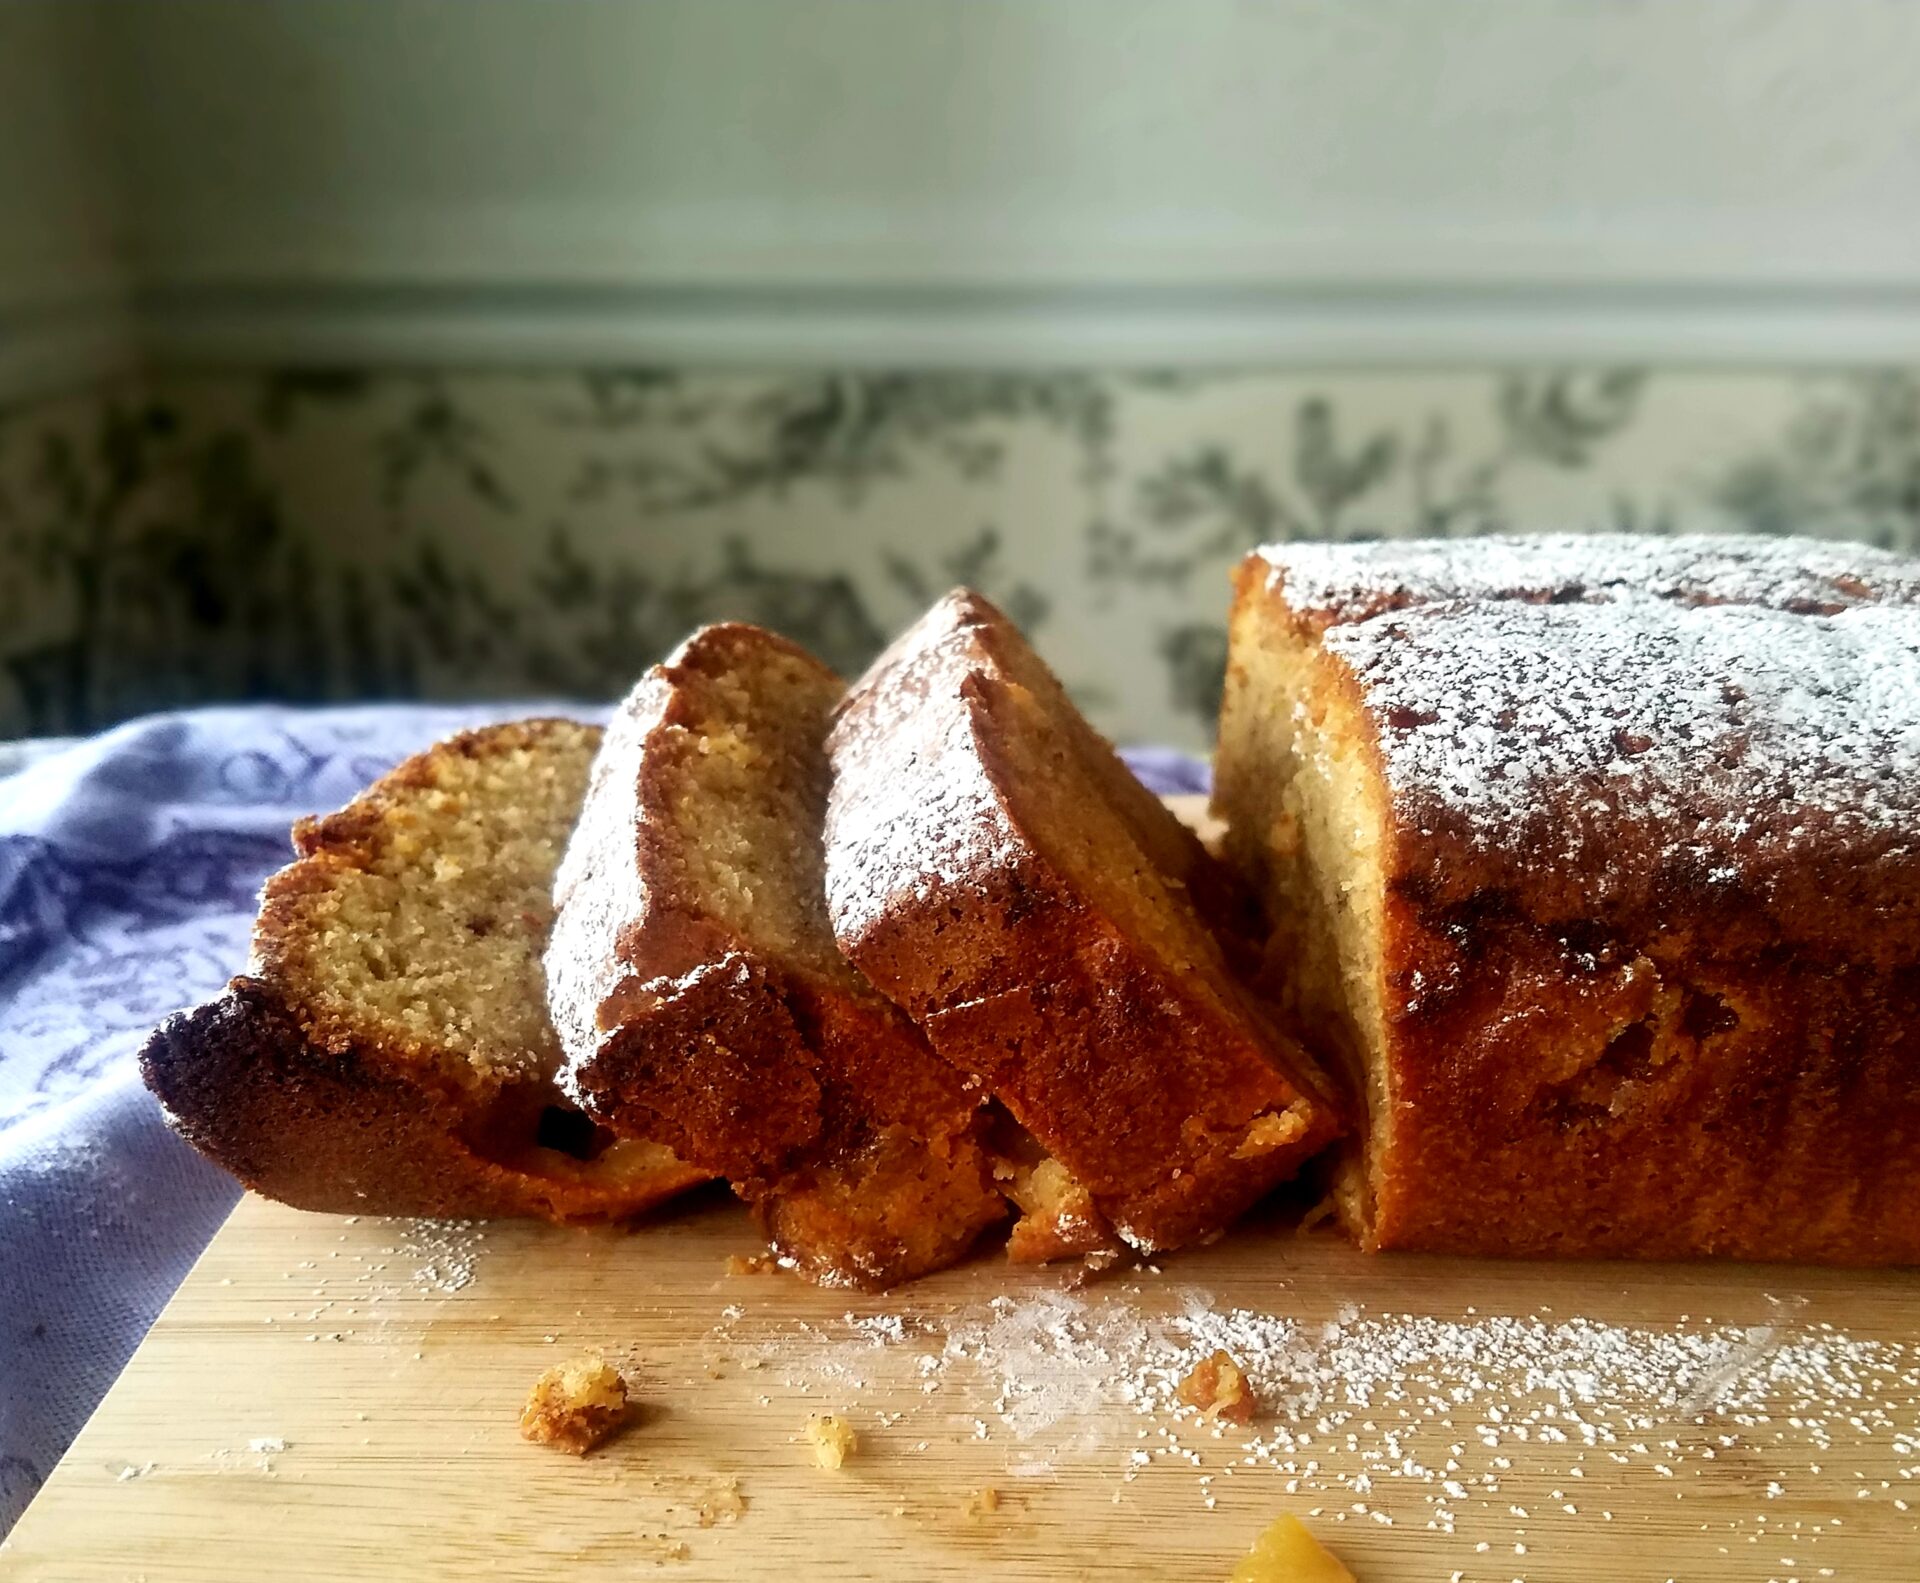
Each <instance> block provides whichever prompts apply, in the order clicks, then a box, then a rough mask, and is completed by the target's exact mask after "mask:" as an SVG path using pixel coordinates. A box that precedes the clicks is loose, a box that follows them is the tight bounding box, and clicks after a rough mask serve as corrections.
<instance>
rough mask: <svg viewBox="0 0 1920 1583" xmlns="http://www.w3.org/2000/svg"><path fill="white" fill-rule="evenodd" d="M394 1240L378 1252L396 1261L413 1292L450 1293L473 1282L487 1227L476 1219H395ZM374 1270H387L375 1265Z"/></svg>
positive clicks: (384, 1267)
mask: <svg viewBox="0 0 1920 1583" xmlns="http://www.w3.org/2000/svg"><path fill="white" fill-rule="evenodd" d="M395 1227H396V1230H397V1232H398V1237H397V1240H396V1241H394V1242H393V1243H392V1244H390V1245H389V1246H387V1247H383V1248H382V1249H381V1250H380V1252H381V1254H382V1255H383V1256H384V1257H387V1258H390V1259H394V1260H396V1261H398V1262H399V1263H400V1264H401V1265H402V1266H403V1269H402V1271H401V1272H400V1273H403V1274H404V1275H405V1276H406V1278H407V1280H408V1283H409V1285H410V1286H411V1287H412V1288H413V1290H414V1291H416V1292H440V1293H445V1294H450V1293H453V1292H457V1291H460V1290H461V1289H462V1288H463V1287H466V1286H470V1285H471V1284H472V1283H473V1277H474V1271H475V1269H476V1268H477V1267H478V1265H479V1262H480V1254H481V1249H482V1246H483V1244H484V1243H485V1241H486V1235H487V1228H486V1224H485V1222H484V1221H478V1220H403V1221H396V1222H395ZM372 1268H373V1269H374V1270H375V1271H380V1270H385V1269H389V1268H390V1266H387V1265H375V1266H373V1267H372Z"/></svg>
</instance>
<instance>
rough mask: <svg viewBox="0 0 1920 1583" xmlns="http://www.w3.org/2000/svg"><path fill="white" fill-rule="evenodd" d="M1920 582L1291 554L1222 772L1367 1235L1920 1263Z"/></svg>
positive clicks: (1252, 658)
mask: <svg viewBox="0 0 1920 1583" xmlns="http://www.w3.org/2000/svg"><path fill="white" fill-rule="evenodd" d="M1917 598H1920V562H1915V561H1914V560H1911V559H1906V558H1902V557H1897V556H1891V555H1888V554H1885V553H1883V552H1878V551H1873V550H1870V549H1867V548H1865V547H1863V546H1851V545H1850V546H1835V545H1831V544H1823V543H1818V542H1813V541H1806V540H1791V539H1788V540H1758V539H1715V538H1697V539H1675V540H1665V541H1642V540H1630V539H1622V538H1617V537H1598V538H1589V539H1577V538H1566V537H1559V538H1551V539H1544V540H1539V541H1530V540H1524V539H1513V540H1500V541H1494V542H1492V543H1488V544H1481V543H1478V542H1471V541H1468V542H1459V543H1448V544H1439V543H1413V544H1401V545H1366V546H1334V545H1298V546H1294V545H1281V546H1275V547H1273V548H1271V549H1269V550H1265V551H1261V552H1259V553H1257V554H1255V555H1254V556H1251V557H1249V559H1248V560H1247V562H1246V563H1245V565H1244V566H1243V567H1242V569H1241V572H1240V576H1239V587H1238V593H1237V597H1236V599H1235V603H1234V609H1233V615H1232V621H1231V627H1230V638H1229V664H1228V677H1227V689H1226V697H1225V702H1224V707H1223V711H1222V715H1221V723H1220V742H1219V751H1218V755H1217V757H1216V761H1215V807H1216V811H1217V812H1218V813H1220V814H1221V816H1222V817H1223V818H1224V819H1225V820H1226V821H1227V825H1228V836H1227V851H1228V854H1229V856H1230V858H1231V859H1232V860H1233V861H1234V862H1235V863H1236V864H1237V866H1238V867H1239V868H1240V869H1241V870H1242V871H1243V872H1244V874H1245V875H1246V876H1247V877H1248V878H1249V879H1250V880H1251V881H1252V882H1253V883H1254V884H1255V885H1257V887H1258V888H1259V889H1260V891H1261V892H1262V895H1263V897H1264V901H1265V906H1266V909H1267V912H1268V914H1269V915H1270V917H1271V919H1272V922H1273V926H1274V927H1273V934H1272V938H1271V941H1270V943H1269V948H1268V956H1269V964H1270V982H1271V983H1272V984H1274V985H1276V986H1279V987H1281V988H1282V989H1283V990H1284V992H1285V993H1286V995H1287V996H1288V997H1289V998H1290V999H1291V1000H1292V1002H1293V1004H1294V1006H1295V1008H1296V1011H1297V1013H1298V1015H1299V1017H1300V1019H1301V1024H1302V1026H1303V1027H1304V1028H1306V1029H1307V1030H1308V1031H1309V1033H1310V1034H1311V1035H1313V1036H1315V1037H1316V1038H1318V1039H1319V1040H1320V1041H1321V1042H1322V1043H1323V1044H1324V1045H1325V1046H1326V1047H1327V1048H1328V1049H1330V1050H1331V1051H1333V1052H1335V1055H1336V1057H1337V1059H1338V1062H1339V1064H1340V1065H1341V1066H1342V1067H1343V1068H1344V1070H1345V1071H1346V1073H1347V1074H1348V1076H1349V1078H1350V1079H1351V1081H1352V1082H1353V1084H1354V1085H1355V1087H1356V1089H1357V1091H1359V1092H1361V1093H1363V1094H1364V1095H1365V1096H1366V1098H1367V1115H1368V1121H1367V1126H1366V1128H1365V1130H1364V1131H1363V1132H1362V1133H1361V1134H1360V1135H1359V1137H1358V1138H1356V1139H1355V1140H1354V1147H1352V1148H1351V1149H1350V1150H1349V1151H1348V1157H1347V1160H1346V1163H1345V1168H1344V1170H1343V1172H1342V1185H1341V1191H1340V1194H1339V1197H1340V1202H1341V1207H1342V1213H1343V1216H1344V1218H1345V1220H1346V1222H1347V1223H1348V1225H1349V1226H1350V1227H1351V1228H1352V1229H1353V1231H1354V1232H1355V1234H1356V1235H1357V1236H1358V1237H1359V1238H1360V1240H1361V1241H1362V1243H1363V1244H1364V1245H1366V1246H1368V1247H1374V1248H1418V1249H1428V1250H1436V1251H1449V1252H1462V1253H1488V1254H1556V1255H1570V1256H1591V1255H1608V1256H1635V1257H1666V1256H1682V1255H1695V1254H1725V1255H1732V1256H1737V1257H1742V1258H1751V1259H1805V1260H1822V1261H1837V1262H1860V1263H1884V1262H1912V1261H1914V1260H1916V1259H1920V1216H1916V1215H1915V1213H1914V1206H1915V1204H1916V1203H1920V1033H1917V1032H1916V1029H1920V840H1917V839H1916V838H1917V837H1920V608H1916V606H1915V601H1916V599H1917Z"/></svg>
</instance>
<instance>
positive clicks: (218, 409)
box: [0, 369, 1920, 746]
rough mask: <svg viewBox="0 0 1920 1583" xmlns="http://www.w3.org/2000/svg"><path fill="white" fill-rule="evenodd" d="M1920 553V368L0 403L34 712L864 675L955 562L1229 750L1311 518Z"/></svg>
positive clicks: (118, 391)
mask: <svg viewBox="0 0 1920 1583" xmlns="http://www.w3.org/2000/svg"><path fill="white" fill-rule="evenodd" d="M1549 528H1552V529H1563V528H1571V529H1601V528H1623V529H1628V530H1633V531H1641V532H1653V533H1662V532H1674V531H1679V530H1682V529H1692V528H1700V529H1709V530H1713V529H1744V530H1747V531H1759V532H1766V533H1786V532H1809V533H1818V534H1823V535H1827V536H1832V537H1852V538H1859V539H1863V540H1868V541H1871V542H1874V543H1878V544H1883V545H1891V546H1897V547H1907V548H1916V547H1920V375H1914V374H1909V373H1905V372H1881V371H1875V372H1859V373H1852V374H1830V375H1820V376H1813V375H1793V374H1697V373H1685V372H1678V371H1673V372H1666V371H1651V372H1650V371H1647V370H1641V369H1568V370H1536V371H1527V372H1520V371H1508V372H1495V371H1461V372H1454V373H1429V372H1413V371H1409V372H1406V373H1391V372H1366V373H1360V372H1346V373H1343V372H1329V373H1323V374H1310V373H1298V372H1277V371H1274V372H1257V371H1253V372H1242V373H1222V374H1207V375H1200V374H1171V373H1161V374H1154V373H1123V374H1093V373H1084V372H1060V373H1014V372H1006V373H974V372H955V373H925V372H922V373H913V372H902V373H851V372H843V373H795V374H785V375H747V374H735V373H718V372H692V371H684V370H672V369H635V370H623V371H604V370H596V371H586V372H571V373H568V372H555V373H518V374H484V373H471V374H445V373H437V374H436V373H417V372H409V371H404V370H382V369H367V370H349V371H339V370H305V369H289V370H278V371H271V372H266V373H251V372H230V373H206V374H195V375H162V376H159V377H156V378H152V379H149V380H147V381H144V382H142V383H140V384H137V385H136V384H125V385H119V386H115V387H111V388H107V389H103V390H99V391H95V392H92V393H90V394H87V395H83V396H75V397H70V398H66V399H63V400H59V401H52V402H40V403H35V404H30V405H21V406H15V407H13V408H10V409H0V735H7V736H13V735H23V734H42V733H60V732H71V731H80V730H87V729H92V728H94V727H97V726H100V725H103V724H106V723H109V722H111V721H113V720H116V719H120V718H124V717H126V716H128V715H131V714H135V713H138V712H141V711H145V710H150V709H156V708H164V707H173V706H179V705H185V704H191V703H198V702H209V701H216V700H223V699H236V698H285V699H296V700H310V699H329V698H383V697H394V698H397V697H474V696H520V695H524V696H545V697H552V696H554V695H568V696H577V697H581V698H590V699H607V698H611V697H613V696H616V695H617V694H619V693H620V692H622V691H623V690H624V689H625V688H626V687H627V686H629V685H630V684H631V682H632V681H633V679H634V678H635V676H637V674H638V673H639V672H640V671H641V670H642V669H643V668H644V667H645V666H646V665H647V664H649V663H651V662H652V661H653V660H655V659H657V658H659V657H660V656H661V655H662V654H663V653H665V652H666V651H667V650H668V649H669V648H671V647H672V646H673V644H674V643H676V642H677V641H678V640H679V639H680V637H682V636H683V635H684V634H685V633H686V632H687V631H688V630H689V629H690V628H691V627H693V626H695V625H697V624H699V623H700V622H703V621H710V620H716V619H722V618H740V619H746V620H754V621H760V622H764V623H766V624H767V625H770V626H773V627H776V628H778V629H780V630H782V631H784V632H787V633H789V634H790V635H792V636H793V637H795V638H797V639H799V640H800V641H801V642H803V643H806V644H808V645H810V646H811V647H813V648H814V649H815V650H817V651H818V652H819V653H820V654H821V655H822V656H823V657H824V658H825V659H827V660H828V661H829V662H831V663H832V664H834V665H836V666H838V667H840V668H841V669H842V670H844V671H853V670H856V669H858V668H859V667H860V666H861V665H863V664H864V663H865V662H866V661H867V660H868V659H869V658H870V657H871V656H872V655H873V654H874V653H875V652H876V651H877V649H878V648H879V646H880V645H881V644H882V643H883V642H884V641H885V640H886V638H887V636H888V635H889V634H890V633H892V632H893V631H894V630H896V629H897V628H898V627H899V626H901V625H902V624H904V623H905V622H906V621H908V620H910V619H911V618H912V617H913V616H914V614H916V613H917V611H918V610H919V609H920V608H921V607H922V606H924V605H925V604H926V603H927V602H928V601H930V600H931V599H933V598H934V597H936V596H937V595H938V594H939V593H940V592H941V591H942V590H943V589H945V588H947V587H950V586H952V585H953V584H954V583H957V582H966V583H971V584H973V585H974V586H976V587H979V588H981V589H982V590H983V591H985V592H986V593H988V594H989V595H990V596H991V597H993V598H995V599H997V600H999V601H1000V602H1001V603H1002V604H1003V605H1005V606H1006V608H1007V609H1008V611H1009V612H1010V613H1011V614H1012V615H1013V616H1014V617H1015V618H1016V619H1017V620H1019V621H1020V622H1021V623H1022V624H1023V625H1025V626H1027V627H1028V628H1029V629H1031V630H1033V631H1034V633H1035V635H1036V638H1037V640H1038V641H1039V643H1040V645H1041V647H1042V648H1043V650H1045V651H1046V652H1047V653H1048V655H1049V657H1050V658H1051V659H1052V660H1053V661H1054V663H1055V664H1056V665H1057V666H1058V667H1059V669H1060V670H1061V672H1062V674H1063V675H1064V677H1065V678H1066V680H1067V682H1068V684H1069V685H1070V686H1072V687H1073V688H1074V689H1075V690H1076V692H1077V693H1078V694H1079V695H1080V696H1081V697H1082V698H1083V700H1085V701H1086V702H1087V703H1088V705H1089V707H1090V709H1091V711H1092V712H1093V714H1094V715H1095V718H1096V719H1097V720H1098V721H1099V723H1100V724H1102V725H1103V726H1104V727H1105V728H1106V729H1108V730H1109V731H1111V732H1113V733H1115V734H1116V735H1118V736H1120V737H1121V738H1123V739H1128V740H1160V741H1172V742H1176V743H1180V744H1183V745H1186V746H1201V745H1204V743H1205V740H1206V736H1207V732H1208V730H1209V728H1210V723H1211V717H1212V711H1213V708H1214V703H1215V700H1216V698H1217V696H1218V692H1219V682H1220V676H1221V673H1222V669H1223V667H1224V664H1225V628H1224V614H1225V604H1226V598H1227V578H1228V573H1229V571H1230V569H1231V567H1232V566H1233V564H1234V563H1235V561H1236V560H1237V559H1238V558H1239V557H1240V555H1242V554H1243V553H1244V552H1245V551H1246V550H1247V549H1248V548H1250V547H1252V546H1253V545H1255V544H1258V543H1261V542H1262V541H1265V540H1270V539H1277V538H1309V537H1324V538H1372V537H1382V536H1397V535H1411V534H1419V533H1425V534H1443V535H1465V534H1473V533H1483V532H1491V531H1520V530H1526V529H1549Z"/></svg>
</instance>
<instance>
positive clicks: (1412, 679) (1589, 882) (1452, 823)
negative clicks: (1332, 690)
mask: <svg viewBox="0 0 1920 1583" xmlns="http://www.w3.org/2000/svg"><path fill="white" fill-rule="evenodd" d="M1324 642H1325V645H1326V648H1327V650H1328V652H1329V653H1330V654H1332V655H1334V656H1335V657H1337V658H1338V659H1340V660H1342V661H1344V662H1345V663H1346V665H1347V666H1348V667H1349V668H1350V669H1351V671H1352V672H1353V674H1354V676H1355V677H1356V678H1357V679H1358V681H1359V683H1360V685H1361V687H1362V689H1363V695H1364V698H1365V703H1366V708H1367V710H1368V712H1369V715H1370V717H1371V718H1372V720H1373V722H1374V725H1375V728H1376V730H1377V732H1378V738H1379V743H1380V752H1381V759H1382V763H1383V765H1384V769H1385V775H1386V781H1387V785H1388V788H1389V790H1390V791H1391V793H1392V795H1393V798H1394V801H1395V805H1396V807H1397V808H1398V809H1399V811H1400V814H1401V817H1402V819H1403V821H1405V822H1406V824H1407V825H1408V826H1409V827H1410V829H1411V830H1413V831H1417V833H1418V835H1419V836H1421V837H1429V836H1436V835H1438V836H1442V837H1445V838H1447V839H1449V840H1450V841H1453V842H1458V843H1462V844H1464V845H1465V846H1466V847H1467V848H1468V849H1470V850H1471V851H1473V852H1474V853H1476V854H1478V855H1479V857H1480V858H1481V859H1482V860H1484V861H1483V865H1482V871H1481V872H1480V874H1479V876H1478V878H1477V880H1476V881H1475V883H1476V884H1480V885H1485V884H1487V883H1496V884H1497V883H1499V875H1500V873H1501V872H1502V871H1503V870H1508V869H1510V870H1511V871H1512V872H1511V874H1510V875H1509V877H1510V878H1511V879H1513V880H1514V881H1515V882H1518V881H1519V880H1520V879H1521V878H1522V877H1523V876H1524V877H1528V878H1530V879H1532V880H1533V881H1534V882H1535V888H1536V890H1537V889H1538V888H1539V886H1540V885H1542V884H1545V885H1547V886H1548V888H1549V889H1551V888H1552V887H1553V886H1554V885H1555V884H1557V885H1559V886H1561V887H1562V888H1564V890H1565V891H1566V893H1567V895H1568V898H1569V903H1568V905H1569V907H1570V908H1576V909H1577V908H1578V907H1581V906H1588V905H1591V906H1599V907H1602V908H1604V907H1605V906H1606V905H1607V904H1608V902H1609V899H1611V900H1612V901H1615V902H1619V903H1621V904H1633V902H1634V900H1635V897H1636V896H1637V894H1638V892H1639V891H1640V890H1641V889H1643V888H1644V886H1645V885H1646V884H1648V883H1650V881H1651V879H1652V877H1653V876H1655V875H1663V876H1666V882H1669V883H1670V882H1672V881H1673V880H1674V879H1675V878H1676V877H1679V878H1684V879H1685V880H1686V882H1687V883H1688V884H1689V885H1690V886H1692V887H1694V888H1695V889H1697V890H1699V891H1700V892H1702V893H1703V894H1711V893H1712V892H1713V891H1714V890H1716V889H1718V890H1723V891H1724V890H1727V889H1728V888H1730V887H1737V886H1746V887H1751V888H1753V889H1755V890H1756V891H1757V892H1758V893H1760V894H1762V895H1767V894H1771V893H1772V891H1773V888H1774V886H1775V885H1776V884H1777V883H1778V882H1780V881H1781V880H1783V879H1787V880H1790V881H1791V882H1792V884H1793V885H1795V886H1799V887H1804V886H1806V885H1809V884H1812V885H1819V886H1828V887H1849V886H1852V885H1854V884H1856V883H1857V884H1860V885H1862V886H1866V887H1871V886H1873V885H1874V884H1875V883H1876V881H1875V879H1874V876H1873V868H1874V866H1875V865H1878V864H1883V863H1888V862H1892V863H1903V864H1911V863H1912V862H1913V861H1914V859H1915V856H1916V852H1915V847H1916V838H1920V610H1916V609H1913V608H1911V607H1872V606H1868V607H1861V608H1855V609H1851V610H1847V611H1844V612H1843V613H1841V614H1840V615H1838V616H1832V617H1827V616H1797V615H1791V614H1787V613H1784V612H1780V611H1773V610H1766V609H1761V608H1757V607H1752V606H1735V605H1718V606H1700V607H1689V606H1676V605H1672V604H1668V603H1665V602H1662V601H1659V600H1638V601H1623V602H1619V603H1614V604H1605V605H1526V604H1517V603H1492V602H1482V603H1469V604H1458V605H1438V606H1431V607H1427V608H1424V609H1419V610H1409V611H1403V612H1398V613H1395V614H1393V615H1388V616H1382V617H1378V618H1376V619H1374V620H1371V621H1364V622H1356V623H1353V624H1350V625H1347V626H1342V627H1336V628H1333V629H1331V630H1330V631H1328V632H1327V633H1326V635H1325V638H1324ZM1443 871H1444V865H1443ZM1554 876H1558V879H1557V880H1556V879H1555V878H1554ZM1436 883H1439V884H1441V885H1442V888H1444V887H1445V885H1446V883H1448V882H1447V881H1446V880H1445V878H1444V872H1443V873H1442V875H1441V876H1440V877H1439V878H1438V879H1437V880H1436ZM1835 893H1836V894H1837V891H1835Z"/></svg>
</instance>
